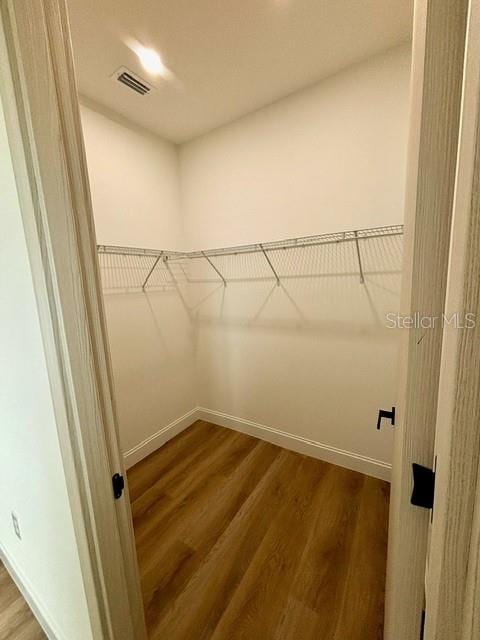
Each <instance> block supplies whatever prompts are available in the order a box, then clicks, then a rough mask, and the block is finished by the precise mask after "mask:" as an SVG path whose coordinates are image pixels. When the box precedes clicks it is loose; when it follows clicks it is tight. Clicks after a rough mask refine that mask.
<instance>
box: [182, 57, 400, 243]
mask: <svg viewBox="0 0 480 640" xmlns="http://www.w3.org/2000/svg"><path fill="white" fill-rule="evenodd" d="M409 65H410V47H409V45H404V46H401V47H397V48H395V49H393V50H391V51H389V52H387V53H386V54H383V55H380V56H376V57H375V58H372V59H370V60H368V61H367V62H364V63H362V64H358V65H356V66H354V67H351V68H349V69H347V70H345V71H343V72H342V73H339V74H337V75H335V76H333V77H331V78H328V79H326V80H325V81H323V82H320V83H319V84H317V85H315V86H314V87H312V88H310V89H307V90H305V91H301V92H298V93H295V94H294V95H292V96H291V97H289V98H286V99H284V100H280V101H279V102H277V103H275V104H273V105H271V106H269V107H266V108H265V109H261V110H259V111H257V112H256V113H254V114H252V115H248V116H246V117H244V118H242V119H240V120H237V121H236V122H234V123H232V124H231V125H228V126H225V127H221V128H219V129H217V130H216V131H214V132H212V133H210V134H207V135H205V136H203V137H201V138H198V139H196V140H193V141H192V142H190V143H187V144H184V145H182V147H181V150H180V159H181V194H182V206H183V216H184V225H185V230H186V236H187V247H188V248H192V249H193V248H199V247H201V248H206V247H209V248H210V247H217V246H222V245H232V244H244V243H245V244H247V243H250V242H259V241H268V240H275V239H282V238H288V237H294V236H301V235H310V234H312V235H313V234H318V233H328V232H331V231H344V230H347V229H352V228H361V227H375V226H381V225H387V224H392V223H399V222H401V221H402V216H403V188H404V168H405V145H406V135H407V125H408V84H409V71H410V67H409Z"/></svg>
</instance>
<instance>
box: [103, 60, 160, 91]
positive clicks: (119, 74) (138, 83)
mask: <svg viewBox="0 0 480 640" xmlns="http://www.w3.org/2000/svg"><path fill="white" fill-rule="evenodd" d="M111 77H112V78H113V80H115V82H121V83H122V84H124V85H125V86H126V87H128V88H129V89H131V90H132V91H136V92H137V93H139V94H140V95H141V96H145V95H147V93H150V91H151V90H152V89H154V87H153V85H151V84H149V83H148V82H147V81H146V80H144V79H143V78H141V77H140V76H139V75H137V74H136V73H133V71H130V69H127V68H126V67H120V69H117V70H116V71H115V72H114V73H113V74H112V76H111Z"/></svg>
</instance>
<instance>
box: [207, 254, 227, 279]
mask: <svg viewBox="0 0 480 640" xmlns="http://www.w3.org/2000/svg"><path fill="white" fill-rule="evenodd" d="M202 256H203V257H204V258H205V260H206V261H207V262H208V264H209V265H210V266H211V267H212V269H213V270H214V271H215V273H216V274H217V275H218V276H219V277H220V278H221V279H222V282H223V286H224V287H226V286H227V281H226V280H225V278H224V277H223V276H222V274H221V273H220V271H219V270H218V269H217V267H216V266H215V265H214V264H213V262H212V261H211V260H210V258H209V257H208V256H207V254H206V253H205V251H202Z"/></svg>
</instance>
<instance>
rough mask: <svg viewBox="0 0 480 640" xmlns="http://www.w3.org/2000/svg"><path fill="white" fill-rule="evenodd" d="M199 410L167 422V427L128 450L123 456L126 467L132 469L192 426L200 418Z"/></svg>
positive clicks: (193, 410)
mask: <svg viewBox="0 0 480 640" xmlns="http://www.w3.org/2000/svg"><path fill="white" fill-rule="evenodd" d="M197 413H198V411H197V409H196V408H195V409H192V410H191V411H189V412H188V413H186V414H185V415H183V416H181V417H180V418H177V420H174V421H173V422H171V423H170V424H167V426H166V427H162V428H161V429H159V430H158V431H157V432H156V433H154V434H153V435H151V436H149V437H148V438H146V439H145V440H143V441H142V442H140V443H139V444H137V445H136V446H135V447H133V448H132V449H130V450H129V451H126V452H125V453H124V454H123V456H124V460H125V467H126V468H127V469H130V467H133V465H134V464H137V462H140V460H143V459H144V458H146V457H147V456H148V455H150V454H151V453H153V452H154V451H156V450H157V449H159V448H160V447H161V446H163V445H164V444H165V443H166V442H168V441H169V440H171V439H172V438H173V437H175V436H176V435H178V434H179V433H181V432H182V431H183V430H184V429H187V428H188V427H190V426H191V425H192V424H193V423H194V422H195V420H198V415H197Z"/></svg>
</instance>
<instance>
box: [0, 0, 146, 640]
mask: <svg viewBox="0 0 480 640" xmlns="http://www.w3.org/2000/svg"><path fill="white" fill-rule="evenodd" d="M0 54H1V55H0V85H1V99H2V104H3V107H4V111H5V119H6V125H7V133H8V138H9V145H10V150H11V154H12V163H13V167H14V173H15V179H16V183H17V191H18V195H19V200H20V206H21V213H22V221H23V226H24V231H25V237H26V241H27V248H28V254H29V260H30V266H31V272H32V278H33V284H34V290H35V296H36V300H37V307H38V312H39V318H40V325H41V332H42V339H43V343H44V350H45V355H46V361H47V368H48V375H49V380H50V388H51V393H52V399H53V403H54V409H55V416H56V423H57V431H58V436H59V442H60V448H61V454H62V460H63V464H64V469H65V475H66V482H67V490H68V496H69V501H70V507H71V512H72V519H73V525H74V530H75V535H76V540H77V545H78V554H79V558H80V564H81V569H82V576H83V581H84V588H85V592H86V596H87V604H88V609H89V613H90V620H91V626H92V633H93V637H94V639H95V640H146V637H147V636H146V626H145V620H144V612H143V606H142V598H141V589H140V582H139V574H138V567H137V559H136V553H135V541H134V537H133V525H132V517H131V511H130V502H129V497H128V487H126V490H125V493H124V494H123V497H122V498H121V499H119V500H115V499H114V496H113V490H112V475H113V474H114V473H115V472H119V473H122V474H123V475H124V474H125V470H124V464H123V457H122V455H121V453H120V449H119V444H118V443H119V439H118V428H117V420H116V410H115V403H114V391H113V381H112V372H111V364H110V356H109V350H108V346H107V344H108V343H107V334H106V325H105V315H104V309H103V300H102V295H101V287H100V279H99V273H98V266H97V257H96V244H95V232H94V224H93V214H92V205H91V199H90V188H89V183H88V174H87V168H86V160H85V151H84V145H83V136H82V128H81V122H80V115H79V107H78V97H77V87H76V83H75V74H74V68H73V59H72V51H71V43H70V32H69V26H68V19H67V11H66V6H65V2H64V0H35V1H34V2H31V1H30V0H0Z"/></svg>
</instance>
